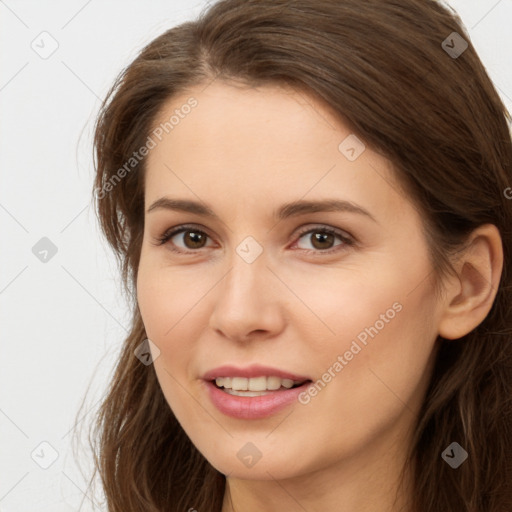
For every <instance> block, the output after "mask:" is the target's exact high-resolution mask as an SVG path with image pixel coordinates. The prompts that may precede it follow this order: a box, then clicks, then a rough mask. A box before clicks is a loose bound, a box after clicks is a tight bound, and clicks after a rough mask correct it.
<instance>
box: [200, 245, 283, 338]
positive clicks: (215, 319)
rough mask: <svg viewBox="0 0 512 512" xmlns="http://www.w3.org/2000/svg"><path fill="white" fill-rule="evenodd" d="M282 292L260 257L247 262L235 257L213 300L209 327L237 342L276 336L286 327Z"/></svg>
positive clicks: (263, 259) (264, 261)
mask: <svg viewBox="0 0 512 512" xmlns="http://www.w3.org/2000/svg"><path fill="white" fill-rule="evenodd" d="M282 293H283V290H282V287H279V282H278V280H277V279H276V277H275V275H274V274H273V273H272V272H271V271H270V270H269V268H268V267H267V264H266V260H265V258H264V257H263V255H262V256H260V257H259V258H258V259H257V260H256V261H254V262H252V263H247V262H246V261H244V260H243V259H242V258H239V257H238V255H237V254H234V255H233V258H232V260H231V269H230V270H229V272H228V273H227V275H226V276H225V277H224V279H222V281H221V282H220V283H219V284H218V285H217V286H216V293H215V295H214V296H213V297H212V301H213V304H214V305H213V309H212V313H211V315H210V328H211V329H213V330H214V331H216V332H217V334H220V335H221V336H223V337H225V338H228V339H230V340H233V341H236V342H247V341H250V340H253V339H255V338H258V339H263V338H265V339H266V338H271V337H275V336H276V335H278V334H279V333H280V332H282V330H283V329H284V327H285V324H286V317H285V314H284V303H283V301H282V296H281V295H282ZM280 294H281V295H280Z"/></svg>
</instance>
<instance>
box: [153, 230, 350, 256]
mask: <svg viewBox="0 0 512 512" xmlns="http://www.w3.org/2000/svg"><path fill="white" fill-rule="evenodd" d="M187 231H194V232H195V233H199V234H201V235H205V236H207V237H208V238H210V237H209V235H208V234H207V233H205V232H204V231H202V230H200V229H197V228H196V227H195V226H190V225H189V226H187V225H182V226H178V227H177V228H173V229H171V230H167V231H166V232H164V233H163V235H161V236H160V237H157V238H156V239H155V242H156V243H155V245H164V244H166V243H167V242H168V241H169V240H170V239H171V238H173V237H174V236H175V235H178V234H180V233H184V232H187ZM308 233H327V234H330V235H333V236H336V237H338V238H339V239H340V240H341V241H342V242H343V243H342V244H339V245H335V246H334V247H331V248H330V249H325V250H322V249H300V250H302V251H305V252H306V253H307V254H311V253H315V254H332V253H334V252H338V251H340V250H344V249H346V248H347V247H350V246H353V245H354V244H355V241H354V240H353V239H352V238H351V237H348V236H347V235H345V234H343V233H342V232H340V231H338V230H336V229H333V228H331V227H329V226H317V227H314V228H309V229H304V230H302V231H301V232H300V233H299V234H298V239H300V238H302V237H303V236H304V235H306V234H308ZM169 249H170V250H171V251H173V252H176V253H179V254H189V255H190V254H194V253H197V252H199V251H200V250H201V249H204V247H201V248H199V249H197V250H193V249H191V250H189V251H183V250H181V249H177V248H176V247H172V246H170V247H169Z"/></svg>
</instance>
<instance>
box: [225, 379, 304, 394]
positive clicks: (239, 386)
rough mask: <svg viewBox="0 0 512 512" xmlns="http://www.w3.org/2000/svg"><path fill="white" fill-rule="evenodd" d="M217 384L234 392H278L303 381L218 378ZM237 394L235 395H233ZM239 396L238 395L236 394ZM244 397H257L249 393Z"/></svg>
mask: <svg viewBox="0 0 512 512" xmlns="http://www.w3.org/2000/svg"><path fill="white" fill-rule="evenodd" d="M215 384H217V386H218V387H219V388H221V387H223V388H224V389H230V390H233V391H256V392H257V391H266V390H269V391H276V390H278V389H280V388H281V387H284V388H287V389H290V388H291V387H293V386H294V385H295V384H301V381H293V380H291V379H281V378H280V377H274V376H271V377H265V376H262V377H251V378H250V379H247V378H245V377H217V378H216V379H215ZM231 394H235V393H231ZM236 394H238V393H236ZM243 396H257V395H252V394H249V393H243Z"/></svg>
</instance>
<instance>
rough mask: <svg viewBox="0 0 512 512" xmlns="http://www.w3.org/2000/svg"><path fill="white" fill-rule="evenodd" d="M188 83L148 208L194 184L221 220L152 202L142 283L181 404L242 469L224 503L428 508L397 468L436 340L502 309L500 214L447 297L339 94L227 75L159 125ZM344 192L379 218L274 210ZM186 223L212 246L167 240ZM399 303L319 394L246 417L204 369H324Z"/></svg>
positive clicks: (211, 455) (215, 452)
mask: <svg viewBox="0 0 512 512" xmlns="http://www.w3.org/2000/svg"><path fill="white" fill-rule="evenodd" d="M190 96H193V97H194V98H196V99H197V101H198V105H197V107H196V108H195V109H193V110H192V111H191V113H190V114H188V115H187V116H185V117H184V118H183V119H181V120H180V122H179V124H178V125H176V126H175V127H174V129H173V130H172V131H170V132H169V134H167V135H166V136H165V137H163V139H162V141H161V142H159V143H158V144H157V146H156V147H155V148H154V149H152V150H151V151H150V153H149V155H148V157H147V174H146V179H145V206H146V208H145V209H146V210H147V209H148V208H149V206H150V205H151V204H153V202H154V201H156V200H157V199H159V198H161V197H163V196H167V197H172V198H179V199H190V200H194V201H200V202H203V203H206V204H207V205H208V206H209V207H210V208H211V209H212V210H213V211H214V212H215V214H216V215H217V216H218V217H219V220H216V219H211V218H208V217H205V216H202V215H198V214H193V213H187V212H180V211H174V210H170V209H165V208H156V209H153V210H152V211H151V212H149V213H147V212H146V214H145V228H144V229H145V231H144V239H143V244H142V253H141V259H140V267H139V271H138V281H137V297H138V303H139V307H140V312H141V315H142V318H143V321H144V325H145V327H146V333H147V335H148V338H149V339H151V340H152V341H153V343H154V344H155V345H156V346H157V347H158V349H159V350H160V355H159V357H158V358H156V360H155V362H154V368H155V371H156V374H157V377H158V380H159V383H160V385H161V387H162V390H163V393H164V395H165V398H166V400H167V402H168V404H169V406H170V407H171V409H172V410H173V412H174V414H175V415H176V417H177V419H178V420H179V422H180V424H181V425H182V427H183V428H184V430H185V431H186V433H187V435H188V436H189V437H190V439H191V440H192V442H193V443H194V444H195V445H196V446H197V448H198V449H199V450H200V451H201V453H202V454H203V455H204V456H205V457H206V459H208V461H209V462H210V463H211V464H212V465H213V466H214V467H215V468H216V469H217V470H218V471H220V472H222V473H223V474H225V475H227V491H226V493H225V497H224V504H223V508H222V511H223V512H228V511H231V510H236V511H238V512H240V511H244V512H252V511H260V512H261V511H277V510H290V511H303V510H308V511H311V512H313V511H318V512H319V511H325V510H329V511H331V510H337V511H338V510H347V511H349V510H350V511H359V512H361V511H365V512H370V511H375V512H376V511H379V512H383V511H391V510H393V511H398V510H404V511H409V510H413V509H412V507H411V506H410V505H409V504H408V500H409V498H410V496H411V491H410V487H409V485H408V484H409V478H408V476H409V474H410V472H406V478H405V482H404V487H403V488H398V486H397V482H398V475H399V471H400V469H401V468H402V464H403V463H404V460H405V456H406V450H407V449H408V447H409V444H410V442H409V441H410V435H411V431H412V427H413V425H414V421H415V419H416V416H417V412H418V410H419V408H420V406H421V404H422V401H423V399H424V395H425V391H426V387H427V385H428V382H429V377H430V374H431V371H432V363H433V361H434V355H435V353H436V348H437V346H438V345H437V343H438V342H437V341H436V340H437V337H438V335H439V334H441V335H442V336H444V337H445V338H447V339H455V338H458V337H460V336H462V335H464V334H466V333H467V332H469V331H471V330H472V329H473V328H474V327H476V326H477V325H478V324H479V323H480V322H481V321H482V320H483V319H484V318H485V316H486V315H487V313H488V311H489V310H490V308H491V306H492V302H493V300H494V297H495V293H496V290H497V288H498V280H499V276H500V274H501V268H502V248H501V240H500V236H499V233H498V231H497V229H496V228H495V227H494V226H492V225H486V226H482V227H481V228H479V230H477V231H476V232H475V233H474V237H473V238H474V243H473V244H472V245H471V250H468V251H467V253H464V254H463V255H462V256H461V258H460V259H459V260H458V261H457V262H455V264H456V270H457V275H456V276H454V277H453V278H450V279H447V280H446V282H445V283H444V293H443V294H442V296H436V295H435V294H434V288H433V286H434V276H433V274H432V266H431V263H430V261H429V258H428V253H427V249H428V247H427V243H426V241H425V238H424V236H423V234H422V231H421V216H420V215H419V213H418V212H417V210H416V209H415V207H414V205H413V204H412V203H411V202H410V200H409V198H407V197H406V196H405V195H404V194H403V192H401V189H400V188H399V186H398V184H397V182H396V181H395V178H394V175H393V170H392V167H391V163H390V162H389V161H388V160H386V159H385V158H383V157H382V156H380V155H378V154H377V153H375V152H373V151H372V150H371V149H370V148H369V147H366V149H365V150H364V151H363V152H362V154H361V155H360V156H359V157H358V158H357V159H356V160H355V161H349V160H348V159H347V158H346V157H345V156H344V154H342V153H341V152H340V150H339V149H338V146H339V144H340V142H342V141H343V140H344V139H345V138H346V137H347V136H348V135H350V134H351V132H350V129H349V128H348V127H347V126H345V125H344V124H343V123H341V122H340V121H339V120H337V119H336V118H335V117H334V114H333V113H332V112H331V111H330V110H329V108H328V107H326V106H325V105H323V104H320V103H319V102H317V101H316V100H314V99H313V98H312V97H309V96H307V95H306V94H305V93H299V92H298V91H295V90H292V89H288V88H282V87H277V86H265V87H262V88H258V89H254V88H248V87H240V86H235V85H234V84H228V83H225V82H221V81H215V82H213V83H212V84H211V85H209V86H207V87H206V88H205V85H202V86H197V87H194V88H192V89H190V90H189V91H187V92H186V93H183V94H180V95H179V96H176V97H174V98H172V99H171V100H169V101H168V102H167V104H166V105H165V108H164V109H163V110H162V112H161V114H160V116H159V118H158V119H157V122H156V123H155V125H158V124H159V123H160V122H165V121H166V120H168V119H169V117H170V116H171V115H172V113H173V112H174V110H175V109H176V108H180V106H181V105H183V104H185V103H186V101H187V99H188V98H189V97H190ZM333 198H334V199H344V200H348V201H351V202H353V203H357V204H358V205H360V206H361V207H363V208H365V209H366V210H368V211H369V212H370V213H371V214H372V216H373V217H374V218H375V221H374V220H372V219H370V218H368V217H365V216H363V215H358V214H355V213H350V212H315V213H306V214H303V215H300V216H297V217H290V218H287V219H284V220H281V221H277V220H276V219H275V218H274V217H273V216H272V213H273V211H276V210H277V209H278V208H279V207H280V206H281V205H282V204H284V203H287V202H290V201H294V200H299V199H307V200H321V199H333ZM182 224H193V225H194V227H195V228H196V230H197V229H199V230H202V231H204V232H205V233H206V235H208V237H207V238H204V239H203V240H206V242H203V247H202V248H201V244H199V246H198V245H197V238H193V237H192V238H191V236H190V232H189V233H188V235H187V233H185V234H183V233H182V234H178V235H175V236H174V237H173V238H172V239H171V240H170V241H167V243H166V244H164V245H157V241H156V240H157V239H158V238H159V237H161V236H162V235H163V234H164V232H165V231H167V230H169V228H172V227H175V226H180V225H182ZM325 226H328V227H332V228H335V229H338V230H340V231H342V233H345V234H348V235H350V236H351V237H352V238H353V239H354V240H355V244H354V245H344V243H343V242H342V241H341V240H340V239H338V238H337V237H334V238H332V239H330V238H328V239H327V242H326V241H324V245H323V246H320V248H318V247H319V246H318V245H313V243H314V240H313V238H312V235H313V234H314V233H318V232H320V233H322V229H321V228H322V227H325ZM301 228H304V231H307V229H316V231H314V232H313V233H311V232H310V233H309V234H304V235H302V234H300V232H299V230H300V229H301ZM306 228H307V229H306ZM191 231H192V232H193V231H194V229H193V228H192V229H191ZM248 236H252V237H253V238H254V239H255V240H256V241H257V242H258V243H259V244H260V246H261V247H262V249H263V252H262V253H261V254H260V255H259V257H258V258H256V260H255V261H254V262H252V263H248V262H246V261H245V260H244V259H242V258H241V257H240V256H239V255H238V254H237V252H236V248H237V246H238V245H239V244H240V243H241V242H242V241H243V240H244V239H245V238H246V237H248ZM173 242H174V244H175V247H177V248H178V249H181V250H183V251H185V252H186V254H179V253H176V252H173V251H172V250H171V247H172V245H173ZM194 242H196V245H194ZM195 247H199V248H195ZM322 247H325V248H326V249H322ZM329 248H332V249H334V251H332V252H330V254H328V253H326V252H325V251H326V250H329ZM394 303H399V304H400V305H401V306H402V309H401V311H400V312H398V313H396V315H394V318H393V319H391V320H389V321H388V322H386V323H385V326H384V327H383V328H382V329H381V330H380V331H379V332H378V334H377V335H376V336H375V337H374V338H370V337H369V338H368V342H367V345H366V346H362V349H361V350H360V351H359V352H358V353H357V355H355V356H354V357H353V358H352V359H351V360H350V361H348V362H347V364H346V365H345V366H344V367H343V369H342V370H341V371H339V372H338V373H335V375H336V376H335V377H334V378H332V380H331V382H329V383H328V384H327V385H326V386H325V388H324V389H322V390H321V391H320V392H319V393H318V394H317V396H315V397H313V398H311V400H310V402H309V403H307V404H301V403H298V402H297V403H295V402H294V403H293V404H292V405H291V406H289V407H287V408H286V409H284V410H283V411H280V412H279V413H277V414H275V415H273V416H271V417H268V418H265V419H259V420H244V419H235V418H230V417H228V416H225V415H223V414H222V413H221V412H219V411H218V410H217V409H216V408H215V407H214V405H213V404H212V403H211V402H210V400H209V397H208V395H207V393H206V390H205V389H204V385H203V381H202V380H201V376H202V375H203V374H204V373H205V372H206V371H208V370H210V369H213V368H215V367H217V366H220V365H223V364H233V365H236V366H247V365H249V364H252V363H260V364H264V365H269V366H273V367H278V368H281V369H284V370H288V371H291V372H293V373H296V374H300V375H307V376H310V377H311V378H312V380H314V381H316V380H317V379H320V378H321V377H322V375H323V374H324V373H325V372H326V371H327V370H328V369H329V368H332V366H333V364H334V363H335V362H336V361H337V357H338V355H343V354H344V353H345V352H346V351H347V350H349V349H350V346H351V343H352V342H353V340H354V339H356V337H357V335H358V334H360V333H361V332H362V331H364V329H365V328H367V327H370V326H373V325H374V324H375V323H376V321H377V320H379V318H381V317H380V315H382V314H385V313H386V311H387V310H389V309H390V308H391V307H392V305H393V304H394ZM360 345H361V344H360ZM248 442H251V443H253V444H254V445H255V446H256V447H257V449H258V450H259V452H261V455H262V456H261V459H260V460H259V461H258V462H257V463H256V464H255V465H253V466H252V467H250V468H249V467H246V466H245V465H244V464H243V463H242V462H241V461H240V460H239V458H238V457H237V453H238V452H239V450H240V449H241V448H242V447H243V446H244V445H245V444H246V443H248ZM442 448H444V447H442ZM440 451H441V449H440ZM439 460H440V462H439V463H440V464H444V461H442V459H441V458H440V459H439ZM395 494H396V495H397V500H396V502H394V500H395ZM190 506H191V507H193V504H190Z"/></svg>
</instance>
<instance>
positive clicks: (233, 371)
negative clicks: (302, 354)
mask: <svg viewBox="0 0 512 512" xmlns="http://www.w3.org/2000/svg"><path fill="white" fill-rule="evenodd" d="M262 376H264V377H280V378H281V379H290V380H294V381H300V382H302V381H306V380H311V379H310V378H309V377H305V376H303V375H297V374H295V373H291V372H287V371H284V370H279V369H278V368H272V367H270V366H262V365H259V364H254V365H251V366H246V367H244V368H240V367H236V366H231V365H224V366H218V367H217V368H214V369H213V370H209V371H207V372H206V373H205V374H204V375H203V379H204V380H208V381H210V380H215V379H216V378H217V377H245V378H247V379H250V378H251V377H262Z"/></svg>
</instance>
